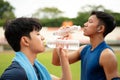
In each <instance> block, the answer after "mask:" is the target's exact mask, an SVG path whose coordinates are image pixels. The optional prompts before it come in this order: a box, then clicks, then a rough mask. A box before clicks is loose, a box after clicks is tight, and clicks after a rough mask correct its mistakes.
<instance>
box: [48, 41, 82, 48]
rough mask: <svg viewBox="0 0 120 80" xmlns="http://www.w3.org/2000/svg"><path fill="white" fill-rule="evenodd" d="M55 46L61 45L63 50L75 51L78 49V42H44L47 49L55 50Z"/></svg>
mask: <svg viewBox="0 0 120 80" xmlns="http://www.w3.org/2000/svg"><path fill="white" fill-rule="evenodd" d="M56 44H62V45H63V48H64V49H68V50H77V49H79V45H80V43H79V40H61V39H57V40H49V41H47V42H46V45H47V47H48V48H56Z"/></svg>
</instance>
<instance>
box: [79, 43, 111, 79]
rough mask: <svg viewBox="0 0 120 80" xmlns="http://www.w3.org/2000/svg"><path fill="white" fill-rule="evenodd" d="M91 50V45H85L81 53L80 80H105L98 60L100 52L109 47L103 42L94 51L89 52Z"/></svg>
mask: <svg viewBox="0 0 120 80" xmlns="http://www.w3.org/2000/svg"><path fill="white" fill-rule="evenodd" d="M91 48H92V47H91V45H87V46H86V47H85V48H84V49H83V50H82V52H81V56H80V59H81V80H106V76H105V72H104V70H103V68H102V67H101V66H100V64H99V59H100V55H101V52H102V51H103V50H104V49H106V48H110V46H108V45H107V44H106V43H105V41H103V42H102V43H100V44H99V45H98V46H97V47H96V48H95V49H94V50H92V51H91ZM110 49H111V48H110Z"/></svg>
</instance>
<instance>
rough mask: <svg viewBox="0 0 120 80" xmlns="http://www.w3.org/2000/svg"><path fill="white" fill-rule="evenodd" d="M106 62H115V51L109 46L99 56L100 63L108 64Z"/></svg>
mask: <svg viewBox="0 0 120 80" xmlns="http://www.w3.org/2000/svg"><path fill="white" fill-rule="evenodd" d="M108 62H109V63H112V62H114V63H116V62H117V60H116V55H115V53H114V52H113V51H112V50H111V49H109V48H107V49H105V50H103V51H102V54H101V56H100V63H101V64H108Z"/></svg>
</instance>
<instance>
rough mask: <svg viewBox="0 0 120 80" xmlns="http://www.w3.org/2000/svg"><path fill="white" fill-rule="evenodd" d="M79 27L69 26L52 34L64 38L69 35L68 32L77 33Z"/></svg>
mask: <svg viewBox="0 0 120 80" xmlns="http://www.w3.org/2000/svg"><path fill="white" fill-rule="evenodd" d="M80 28H81V27H80V26H75V25H74V26H71V27H66V28H64V29H59V30H57V31H55V32H54V33H53V35H57V36H65V35H67V34H68V33H70V32H74V31H78V30H80Z"/></svg>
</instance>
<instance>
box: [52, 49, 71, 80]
mask: <svg viewBox="0 0 120 80" xmlns="http://www.w3.org/2000/svg"><path fill="white" fill-rule="evenodd" d="M56 51H57V53H58V58H59V62H60V65H61V68H62V77H61V78H57V77H55V76H53V75H52V80H72V75H71V70H70V66H69V61H68V56H67V54H66V50H63V49H62V48H57V49H56Z"/></svg>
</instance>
